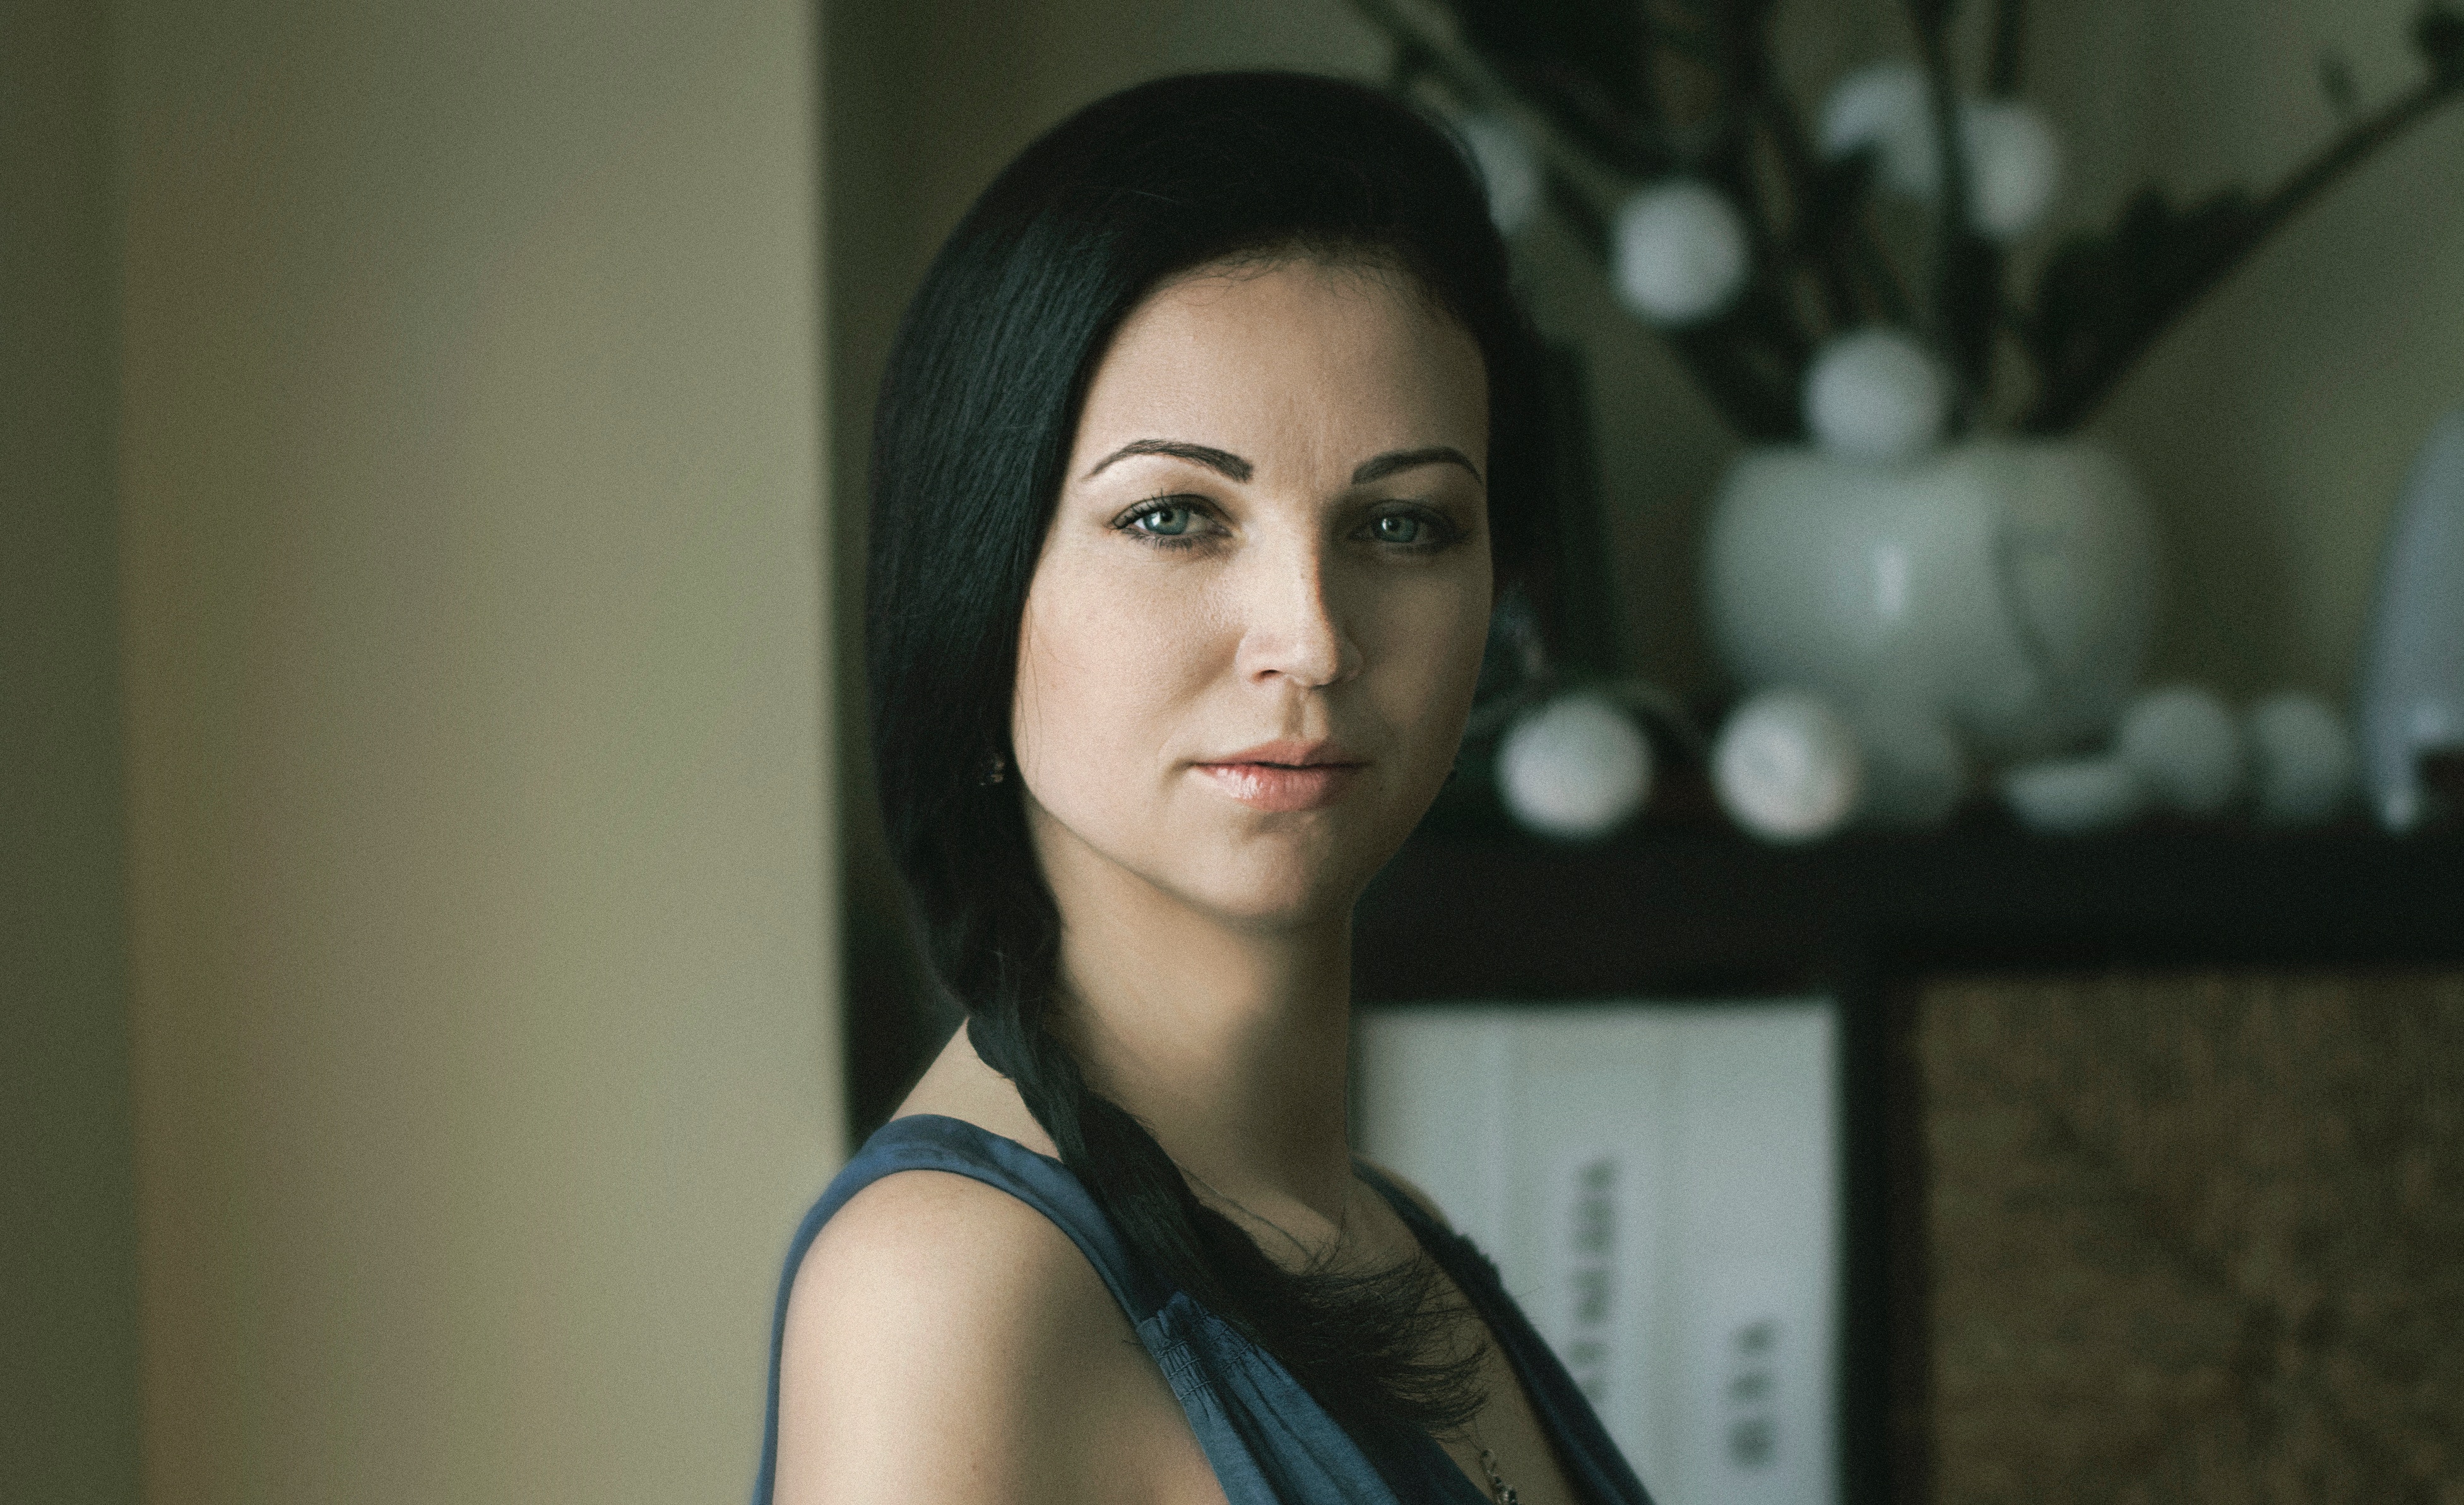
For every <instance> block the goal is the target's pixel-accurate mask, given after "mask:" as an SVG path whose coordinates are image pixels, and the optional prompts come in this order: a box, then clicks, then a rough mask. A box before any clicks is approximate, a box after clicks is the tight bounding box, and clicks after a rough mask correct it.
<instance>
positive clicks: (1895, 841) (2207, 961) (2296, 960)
mask: <svg viewBox="0 0 2464 1505" xmlns="http://www.w3.org/2000/svg"><path fill="white" fill-rule="evenodd" d="M2458 958H2464V835H2459V834H2458V833H2455V832H2453V831H2443V832H2440V833H2437V834H2432V835H2424V836H2418V837H2412V838H2407V839H2395V838H2390V837H2387V836H2384V835H2381V834H2379V833H2377V832H2375V831H2373V830H2368V829H2366V828H2363V827H2360V826H2354V827H2350V828H2338V829H2334V830H2323V831H2312V832H2301V833H2289V832H2285V833H2278V832H2270V831H2263V830H2255V829H2252V828H2249V827H2233V826H2222V825H2219V826H2215V827H2176V828H2150V829H2145V830H2132V831H2127V832H2122V833H2118V834H2114V835H2109V836H2100V837H2093V838H2082V839H2072V840H2055V839H2048V838H2045V837H2041V836H2035V835H2030V834H2027V833H2025V832H2022V831H2019V830H2013V829H2011V828H2009V827H2006V826H2000V825H1992V824H1987V823H1983V822H1978V823H1974V824H1970V825H1967V826H1962V827H1957V828H1953V829H1952V830H1947V831H1942V832H1933V833H1927V834H1925V835H1911V836H1893V835H1859V836H1851V837H1848V838H1844V839H1840V840H1837V841H1832V842H1829V843H1825V844H1822V845H1818V846H1814V847H1806V848H1795V849H1785V848H1774V847H1767V846H1762V845H1758V844H1756V843H1753V842H1751V841H1749V840H1747V839H1746V838H1744V837H1742V836H1739V835H1737V834H1735V833H1733V832H1730V831H1726V830H1718V829H1716V828H1696V827H1690V826H1679V827H1667V826H1662V827H1652V826H1648V825H1646V826H1644V827H1642V828H1640V829H1639V830H1635V831H1633V832H1630V833H1628V834H1627V835H1625V836H1623V837H1620V838H1617V839H1613V840H1611V841H1608V842H1605V843H1602V844H1600V845H1598V846H1594V847H1559V846H1551V845H1548V844H1545V843H1542V842H1539V841H1536V840H1533V839H1531V838H1529V837H1525V836H1520V835H1517V834H1514V833H1512V832H1509V831H1507V830H1502V829H1488V830H1483V829H1472V830H1451V831H1441V830H1422V831H1421V832H1420V833H1419V834H1418V835H1416V836H1414V837H1413V839H1412V840H1411V841H1410V842H1409V843H1407V844H1406V845H1405V847H1404V848H1403V851H1402V852H1400V853H1399V854H1398V855H1397V857H1396V858H1395V860H1394V861H1393V862H1392V863H1391V864H1390V865H1389V866H1388V867H1387V869H1386V870H1385V872H1384V873H1383V874H1380V875H1379V877H1378V879H1377V881H1376V883H1375V885H1374V886H1373V887H1372V888H1371V889H1370V891H1369V893H1368V895H1367V896H1364V897H1363V899H1362V900H1361V904H1360V908H1359V910H1358V914H1357V921H1356V925H1355V940H1354V952H1353V991H1354V995H1355V996H1356V997H1357V998H1358V999H1360V1000H1361V1001H1363V1002H1371V1003H1374V1002H1394V1001H1404V1000H1411V999H1429V998H1480V999H1513V998H1535V999H1541V998H1545V999H1551V1000H1564V999H1567V998H1579V997H1584V996H1595V995H1611V994H1622V995H1631V994H1634V993H1638V992H1675V993H1683V994H1686V995H1689V996H1690V995H1702V994H1721V993H1768V992H1773V991H1791V990H1800V989H1803V988H1805V987H1808V986H1820V987H1830V988H1841V987H1846V988H1850V989H1852V990H1854V989H1857V988H1859V987H1861V986H1862V985H1865V984H1867V983H1869V982H1879V981H1880V980H1881V979H1884V978H1888V977H1896V976H1908V975H1916V974H1922V973H1925V972H1931V971H1938V970H1942V969H1946V968H1963V969H1967V968H1979V967H1988V968H1991V967H2016V968H2040V967H2059V968H2064V969H2076V968H2081V967H2098V966H2123V965H2127V966H2139V967H2146V966H2157V967H2163V966H2184V965H2231V966H2260V965H2263V966H2286V967H2299V966H2315V965H2353V964H2369V963H2421V962H2435V961H2453V960H2456V959H2458Z"/></svg>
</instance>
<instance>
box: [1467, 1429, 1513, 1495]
mask: <svg viewBox="0 0 2464 1505" xmlns="http://www.w3.org/2000/svg"><path fill="white" fill-rule="evenodd" d="M1479 1440H1480V1438H1479V1437H1478V1436H1477V1435H1474V1437H1473V1438H1472V1441H1474V1442H1478V1441H1479ZM1480 1472H1483V1473H1485V1474H1487V1475H1488V1492H1489V1497H1490V1498H1491V1499H1493V1500H1495V1501H1496V1502H1497V1505H1517V1502H1518V1501H1520V1500H1521V1499H1522V1498H1523V1496H1521V1495H1520V1494H1515V1493H1514V1486H1513V1485H1511V1484H1508V1483H1507V1482H1506V1476H1505V1475H1504V1474H1502V1473H1500V1472H1497V1454H1496V1453H1495V1452H1494V1451H1493V1450H1489V1449H1486V1448H1483V1449H1482V1450H1480Z"/></svg>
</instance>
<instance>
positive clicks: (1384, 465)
mask: <svg viewBox="0 0 2464 1505" xmlns="http://www.w3.org/2000/svg"><path fill="white" fill-rule="evenodd" d="M1422 465H1460V466H1462V467H1463V469H1464V470H1467V471H1469V472H1471V478H1472V479H1474V480H1479V479H1480V468H1479V467H1478V466H1476V465H1474V464H1472V462H1471V461H1470V460H1468V459H1466V458H1464V456H1463V451H1461V450H1458V449H1456V448H1455V447H1454V446H1453V445H1450V444H1438V445H1432V446H1430V447H1429V448H1428V449H1425V450H1390V451H1388V452H1387V453H1386V454H1380V455H1378V456H1377V457H1376V458H1375V459H1370V460H1363V461H1361V462H1360V464H1359V466H1358V467H1357V468H1356V469H1354V470H1353V473H1352V484H1353V485H1354V486H1366V485H1368V484H1369V483H1370V482H1371V481H1374V480H1384V479H1385V478H1386V477H1387V476H1392V475H1394V474H1396V473H1397V472H1398V471H1408V470H1412V469H1415V468H1417V467H1419V466H1422Z"/></svg>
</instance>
